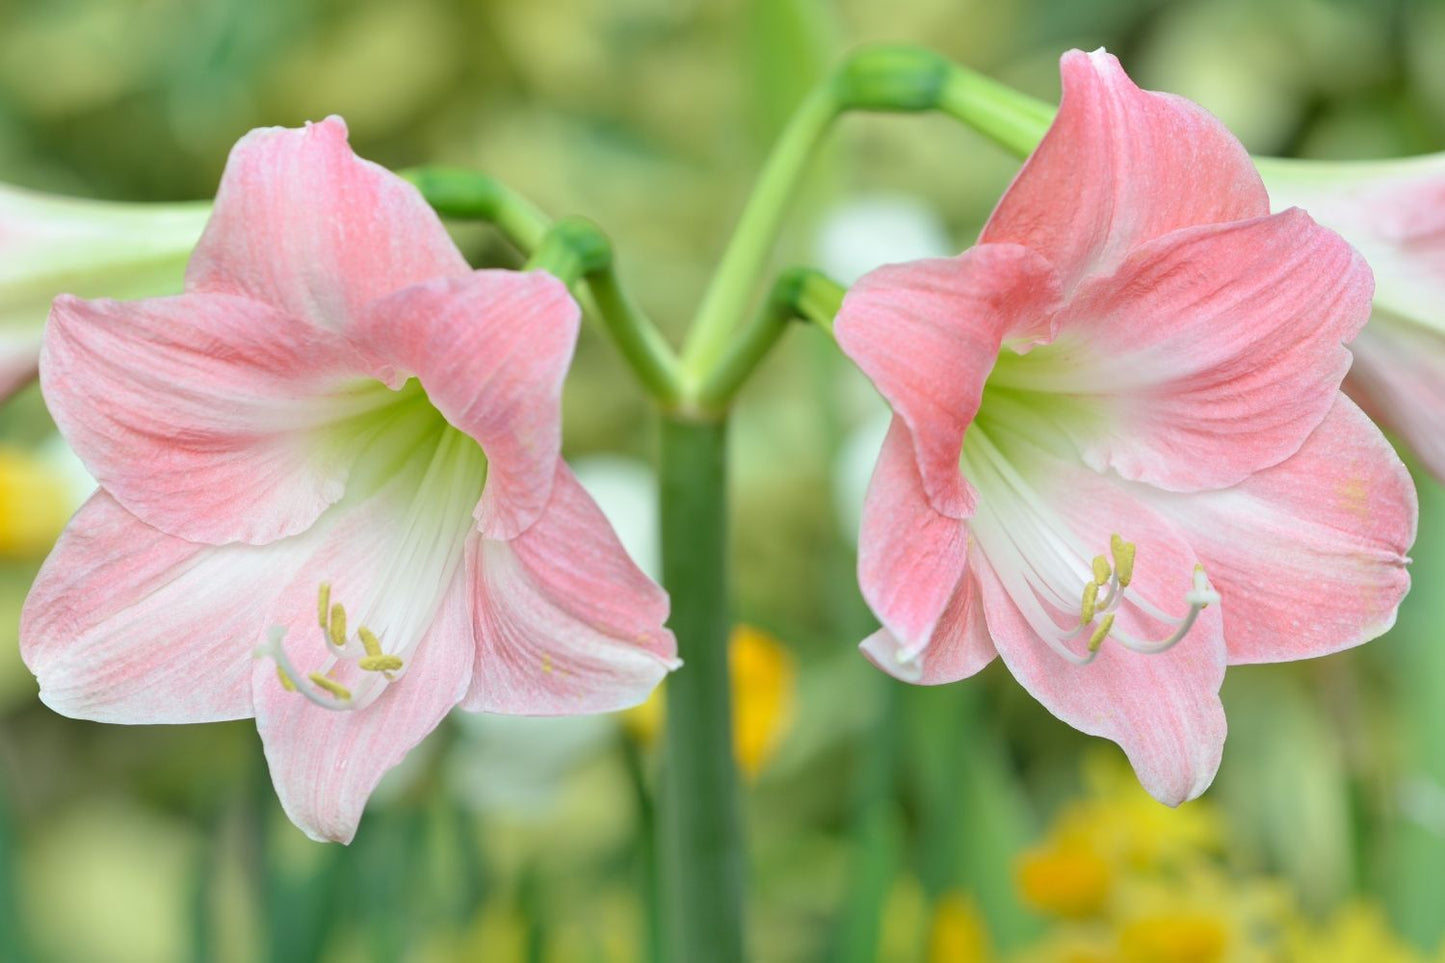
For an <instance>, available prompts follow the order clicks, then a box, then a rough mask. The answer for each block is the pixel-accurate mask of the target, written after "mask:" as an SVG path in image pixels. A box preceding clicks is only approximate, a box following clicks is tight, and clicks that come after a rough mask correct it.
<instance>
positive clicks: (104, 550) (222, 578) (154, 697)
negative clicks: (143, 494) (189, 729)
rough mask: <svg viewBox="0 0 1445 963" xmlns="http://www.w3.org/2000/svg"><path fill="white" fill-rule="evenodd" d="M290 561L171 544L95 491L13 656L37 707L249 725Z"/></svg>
mask: <svg viewBox="0 0 1445 963" xmlns="http://www.w3.org/2000/svg"><path fill="white" fill-rule="evenodd" d="M292 555H294V553H292V552H291V551H290V550H289V548H288V547H285V546H274V547H272V548H268V549H266V550H264V551H263V550H260V549H255V548H251V547H248V546H239V545H232V546H222V547H219V548H218V547H213V546H207V545H198V544H195V543H193V542H187V541H183V540H181V539H179V538H173V537H172V536H169V535H166V534H163V533H162V532H160V531H157V530H156V529H154V528H152V527H150V526H149V525H146V524H145V523H144V522H141V521H140V520H138V519H137V518H136V517H135V516H133V515H131V514H130V513H129V512H127V511H126V510H125V509H124V508H121V507H120V505H119V504H117V503H116V501H115V500H114V499H113V498H111V497H110V496H109V495H107V494H106V493H105V492H104V491H100V492H97V493H96V494H95V495H93V496H91V499H90V500H89V501H88V502H86V504H85V506H84V507H82V508H81V509H80V511H79V512H78V513H77V514H76V516H75V518H74V519H72V520H71V523H70V526H69V527H68V528H67V529H66V530H65V533H64V534H63V535H61V537H60V541H59V542H58V543H57V544H56V546H55V550H54V551H53V552H52V553H51V555H50V558H49V559H48V560H47V561H46V563H45V565H44V567H43V568H41V570H40V574H39V575H38V576H37V577H36V580H35V585H34V587H33V588H32V589H31V590H30V596H29V598H27V599H26V602H25V609H24V612H23V613H22V615H21V624H20V652H21V655H22V657H23V658H24V659H25V664H26V665H28V666H29V667H30V670H31V671H32V672H34V673H35V676H36V678H37V679H38V680H39V681H40V698H41V700H42V701H44V702H45V704H46V705H48V706H50V707H51V708H52V709H54V710H55V711H57V712H59V713H62V714H64V715H67V716H71V717H73V718H78V719H94V720H96V721H99V722H119V723H135V724H154V723H180V722H215V721H219V720H224V719H242V718H246V717H249V716H250V715H251V672H252V663H253V662H254V659H253V657H252V650H253V649H254V648H255V647H256V645H257V644H258V643H259V642H261V640H262V639H263V638H264V637H265V625H266V617H267V612H268V609H269V606H270V600H271V598H273V597H274V595H275V594H276V593H277V591H278V590H279V588H280V583H278V582H276V581H274V578H275V573H276V570H277V569H278V567H279V568H281V569H283V570H284V569H285V567H286V565H287V560H288V558H291V557H292Z"/></svg>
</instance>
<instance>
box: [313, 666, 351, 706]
mask: <svg viewBox="0 0 1445 963" xmlns="http://www.w3.org/2000/svg"><path fill="white" fill-rule="evenodd" d="M306 678H308V679H310V680H311V681H312V682H314V683H316V685H318V686H319V687H321V688H323V689H325V690H326V691H327V692H329V693H331V694H332V695H334V696H336V698H338V699H344V700H346V701H347V702H350V701H351V690H350V689H348V688H346V686H344V685H342V684H341V683H340V682H337V681H336V680H335V679H332V678H330V677H328V676H324V675H322V674H321V673H320V672H312V673H309V674H308V675H307V676H306Z"/></svg>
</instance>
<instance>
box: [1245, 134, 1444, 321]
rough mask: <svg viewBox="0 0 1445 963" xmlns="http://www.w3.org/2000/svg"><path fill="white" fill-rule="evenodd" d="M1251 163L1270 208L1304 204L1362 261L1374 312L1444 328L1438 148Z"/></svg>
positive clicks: (1441, 169)
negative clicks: (1375, 157)
mask: <svg viewBox="0 0 1445 963" xmlns="http://www.w3.org/2000/svg"><path fill="white" fill-rule="evenodd" d="M1259 166H1260V170H1261V171H1263V172H1265V177H1266V182H1267V183H1268V185H1269V193H1270V197H1271V199H1272V203H1273V205H1274V207H1275V209H1276V210H1279V209H1280V208H1281V207H1285V206H1290V205H1294V206H1297V207H1302V208H1304V209H1305V210H1307V211H1309V212H1310V216H1311V217H1313V218H1315V219H1316V220H1317V221H1319V222H1320V223H1321V224H1323V225H1325V226H1326V227H1328V228H1330V229H1331V230H1335V231H1339V232H1340V233H1341V234H1343V235H1344V236H1345V237H1346V238H1348V239H1349V241H1350V243H1351V244H1353V245H1355V247H1357V248H1358V249H1359V251H1360V253H1361V254H1363V255H1364V256H1365V260H1367V261H1369V262H1370V268H1371V269H1372V270H1373V271H1374V272H1375V308H1376V310H1377V311H1380V310H1383V311H1386V312H1388V313H1390V314H1393V315H1397V316H1399V317H1401V318H1411V319H1414V320H1415V321H1416V322H1418V323H1420V324H1423V325H1427V326H1433V327H1434V328H1435V329H1436V330H1437V331H1440V330H1445V316H1442V313H1441V309H1440V305H1441V304H1445V153H1437V154H1426V155H1422V156H1418V157H1406V158H1400V159H1397V160H1389V161H1354V162H1350V161H1347V162H1342V163H1323V162H1319V161H1282V160H1274V159H1270V160H1267V161H1262V162H1261V163H1260V165H1259Z"/></svg>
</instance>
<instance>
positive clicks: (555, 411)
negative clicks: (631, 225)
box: [362, 271, 580, 538]
mask: <svg viewBox="0 0 1445 963" xmlns="http://www.w3.org/2000/svg"><path fill="white" fill-rule="evenodd" d="M579 319H580V311H579V309H578V307H577V303H576V302H575V301H573V300H572V296H571V295H570V294H568V293H567V288H566V286H565V285H563V284H562V282H561V281H559V280H557V279H556V278H554V277H552V276H551V275H548V274H543V273H541V272H531V273H527V274H520V273H517V272H515V271H477V272H474V273H472V274H468V275H467V276H465V277H462V278H450V279H444V280H437V281H433V282H431V283H428V284H424V285H418V286H416V287H410V288H406V289H404V290H401V291H398V292H396V293H395V294H394V295H392V296H390V297H387V298H384V299H382V300H380V301H377V302H376V303H375V304H373V305H371V306H370V307H369V308H368V310H367V315H366V321H365V322H364V330H363V332H362V337H363V338H364V339H365V340H366V341H367V342H368V343H369V344H370V345H371V346H372V348H373V349H374V350H375V351H376V353H377V355H378V356H379V357H385V358H388V359H391V360H393V361H394V362H395V364H396V365H397V367H398V368H399V369H401V370H400V371H399V372H397V375H398V377H404V376H405V375H406V374H415V375H416V377H417V379H418V380H419V381H420V382H421V385H422V387H423V388H424V389H426V393H427V397H429V398H430V399H431V403H432V404H433V405H435V406H436V407H437V409H438V410H440V411H441V413H442V414H443V415H445V416H446V419H447V421H449V422H451V424H452V425H454V426H456V427H457V428H459V429H461V430H462V431H464V432H465V433H467V434H468V435H470V436H471V437H472V438H474V439H476V441H477V442H478V443H479V444H480V445H481V446H482V448H483V450H484V451H485V452H486V453H487V461H488V465H487V487H486V491H485V493H484V494H483V496H482V502H481V504H480V505H479V506H478V509H477V512H478V515H477V517H478V521H479V523H480V524H481V528H482V533H483V534H484V535H485V536H486V537H488V538H510V537H512V536H514V535H516V534H518V533H519V532H521V531H522V530H523V529H525V528H526V527H527V526H528V525H530V524H531V523H532V521H533V520H534V519H535V518H536V517H537V515H538V514H539V513H540V512H541V511H542V507H543V506H544V505H546V504H547V498H548V496H549V494H550V491H551V485H552V476H553V474H554V472H555V466H556V462H557V458H558V454H559V452H560V451H561V445H562V435H561V420H562V380H563V378H564V377H565V375H566V373H567V366H568V364H569V363H570V362H571V359H572V349H573V346H574V345H575V344H576V341H577V327H578V322H579Z"/></svg>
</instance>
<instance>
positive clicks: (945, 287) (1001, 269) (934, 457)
mask: <svg viewBox="0 0 1445 963" xmlns="http://www.w3.org/2000/svg"><path fill="white" fill-rule="evenodd" d="M1055 293H1056V288H1055V284H1054V280H1053V273H1052V270H1051V269H1050V267H1049V265H1048V264H1047V263H1045V262H1044V261H1043V260H1042V259H1041V258H1039V257H1038V256H1037V255H1036V254H1033V253H1032V252H1030V251H1027V250H1025V249H1024V248H1021V247H1018V246H1017V245H1011V244H988V245H979V246H978V247H975V248H972V249H970V250H968V251H965V252H964V253H963V254H961V255H959V256H958V257H954V258H936V259H932V260H925V261H913V262H911V263H908V264H893V265H887V266H885V267H881V268H879V269H878V270H876V271H873V272H871V273H869V274H866V275H864V276H863V278H861V279H860V280H859V281H858V283H857V284H855V285H854V286H853V287H852V289H851V290H849V292H848V295H847V297H845V298H844V299H843V307H842V309H841V310H840V311H839V312H838V318H837V322H836V325H835V328H834V330H835V332H836V334H837V338H838V345H839V347H841V348H842V349H843V352H844V353H845V354H847V355H848V356H849V357H850V358H852V359H853V361H854V362H856V363H857V365H858V367H860V368H862V369H863V372H864V374H866V375H868V377H869V378H871V379H872V381H873V384H874V385H875V386H877V388H878V390H879V392H880V393H882V395H883V397H884V398H886V399H888V402H889V404H891V405H892V406H893V411H894V413H895V414H896V415H897V416H898V417H899V418H901V419H902V420H903V423H904V424H905V425H907V427H908V430H909V432H910V434H911V435H912V439H913V447H914V450H915V453H916V455H917V458H918V469H919V473H920V475H921V476H922V479H923V486H924V489H925V490H926V491H927V492H928V497H929V500H930V501H931V502H932V503H933V506H934V507H935V508H936V509H937V510H938V511H939V512H942V513H943V514H945V515H948V516H950V517H952V518H967V517H968V515H969V514H970V513H971V512H972V511H973V505H974V500H975V494H974V492H973V490H972V489H971V488H970V487H969V484H968V482H966V481H965V480H964V479H963V476H962V475H961V474H960V473H959V470H958V455H959V450H960V448H961V447H962V444H963V434H964V431H965V430H967V428H968V426H969V424H970V423H971V422H972V421H973V416H974V414H975V413H976V412H977V411H978V405H979V399H980V397H981V396H982V393H983V384H984V381H985V380H986V379H987V378H988V373H989V371H990V370H992V368H993V364H994V359H995V358H996V357H997V356H998V351H999V347H1000V345H1001V344H1002V342H1003V341H1004V340H1005V339H1006V338H1020V339H1031V338H1035V337H1038V336H1040V335H1041V334H1042V333H1043V331H1041V328H1040V325H1041V323H1042V324H1043V325H1044V329H1045V330H1046V321H1047V317H1048V313H1049V311H1050V309H1051V307H1052V305H1053V302H1054V296H1055Z"/></svg>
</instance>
